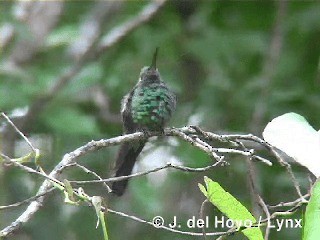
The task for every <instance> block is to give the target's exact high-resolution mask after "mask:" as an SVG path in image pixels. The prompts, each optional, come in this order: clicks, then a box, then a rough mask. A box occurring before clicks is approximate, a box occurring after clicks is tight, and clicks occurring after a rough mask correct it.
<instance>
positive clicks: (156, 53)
mask: <svg viewBox="0 0 320 240" xmlns="http://www.w3.org/2000/svg"><path fill="white" fill-rule="evenodd" d="M158 50H159V48H158V47H157V48H156V51H155V52H154V54H153V58H152V63H151V66H150V68H153V69H157V56H158Z"/></svg>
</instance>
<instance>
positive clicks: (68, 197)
mask: <svg viewBox="0 0 320 240" xmlns="http://www.w3.org/2000/svg"><path fill="white" fill-rule="evenodd" d="M63 183H64V186H65V199H64V202H65V203H72V204H74V203H75V202H76V200H75V197H74V194H73V188H72V186H71V184H70V182H69V181H68V180H67V179H64V181H63Z"/></svg>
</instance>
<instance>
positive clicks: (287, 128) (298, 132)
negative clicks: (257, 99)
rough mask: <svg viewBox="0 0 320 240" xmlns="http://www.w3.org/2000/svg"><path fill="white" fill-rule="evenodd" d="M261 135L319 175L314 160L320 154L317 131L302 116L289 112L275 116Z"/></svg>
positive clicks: (319, 171) (319, 140)
mask: <svg viewBox="0 0 320 240" xmlns="http://www.w3.org/2000/svg"><path fill="white" fill-rule="evenodd" d="M262 135H263V138H264V139H265V140H266V141H267V142H268V143H270V144H271V145H273V146H275V147H277V148H278V149H280V150H281V151H283V152H285V153H286V154H287V155H288V156H290V157H292V158H294V159H295V160H296V161H297V162H299V163H300V164H301V165H303V166H305V167H307V168H308V169H309V170H310V171H311V172H312V173H313V174H314V175H315V176H317V177H319V176H320V164H319V163H318V162H317V161H315V160H316V159H317V158H318V156H320V137H319V133H318V132H317V131H316V130H315V129H314V128H313V127H312V126H310V125H309V123H308V122H307V120H306V119H305V118H304V117H303V116H301V115H299V114H296V113H293V112H291V113H286V114H283V115H281V116H279V117H276V118H274V119H273V120H272V121H271V122H269V123H268V124H267V126H266V127H265V129H264V131H263V133H262Z"/></svg>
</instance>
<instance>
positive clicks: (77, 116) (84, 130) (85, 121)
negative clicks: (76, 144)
mask: <svg viewBox="0 0 320 240" xmlns="http://www.w3.org/2000/svg"><path fill="white" fill-rule="evenodd" d="M44 118H45V121H46V123H47V124H48V125H49V126H50V128H52V129H54V130H55V131H57V132H60V133H64V134H76V135H93V134H95V133H97V132H98V129H97V126H96V122H95V120H94V118H93V117H91V116H88V115H85V114H83V113H81V112H80V111H78V110H77V109H75V108H72V107H68V106H60V107H57V108H55V109H52V110H51V111H50V112H49V113H47V114H45V116H44Z"/></svg>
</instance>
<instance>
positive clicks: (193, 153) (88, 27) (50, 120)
mask: <svg viewBox="0 0 320 240" xmlns="http://www.w3.org/2000/svg"><path fill="white" fill-rule="evenodd" d="M160 6H161V7H160ZM150 11H153V13H150ZM0 12H1V14H0V56H1V58H0V110H1V111H4V112H6V113H7V114H8V115H9V116H10V117H11V119H12V120H13V121H14V122H15V123H16V124H17V126H18V127H19V128H20V129H21V130H22V132H24V133H25V134H26V135H27V136H28V137H29V139H30V140H31V141H32V142H34V144H35V145H36V146H38V147H39V148H40V149H41V153H42V155H41V159H40V164H41V166H42V167H43V168H44V170H45V171H46V172H50V171H51V170H52V168H53V167H54V166H55V165H56V164H57V163H58V162H59V161H60V160H61V158H62V156H63V155H64V154H65V153H67V152H70V151H72V150H74V149H75V148H77V147H79V146H81V145H83V144H85V143H87V142H88V141H90V140H92V139H95V140H98V139H101V138H110V137H114V136H118V135H121V134H122V124H121V118H120V114H119V112H120V102H121V99H122V97H123V96H124V95H125V94H126V93H127V92H128V91H129V90H130V89H131V88H132V87H133V86H134V85H135V83H136V81H137V80H138V75H139V72H140V69H141V67H143V66H145V65H149V64H150V62H151V57H152V54H153V52H154V50H155V48H156V47H159V48H160V52H159V56H158V67H159V70H160V73H161V75H162V77H163V79H164V80H165V81H166V83H167V84H168V85H169V86H170V88H171V89H172V90H173V91H174V92H176V94H177V97H178V104H177V110H176V112H175V113H174V115H173V118H172V121H171V122H170V124H169V126H175V127H183V126H186V125H190V124H192V125H197V126H199V127H201V128H202V129H204V130H206V131H211V132H215V133H253V134H255V135H257V136H261V133H262V131H263V128H264V126H265V125H266V124H267V123H268V121H269V120H271V119H272V118H274V117H276V116H278V115H280V114H283V113H286V112H291V111H294V112H297V113H299V114H301V115H303V116H305V117H306V118H307V119H308V120H309V122H310V123H311V124H312V125H313V126H314V127H315V128H316V129H318V128H319V120H320V111H319V109H320V95H319V83H320V82H319V81H320V72H319V67H320V65H319V53H320V41H319V40H320V14H319V13H320V3H318V2H289V1H281V2H271V1H259V2H244V1H239V2H225V1H191V0H190V1H159V2H158V4H154V3H152V2H149V1H143V2H135V1H130V2H125V1H123V2H122V1H107V2H94V1H92V2H91V1H90V2H86V1H81V2H74V1H68V2H62V1H57V2H54V1H52V2H1V3H0ZM148 14H149V15H148ZM145 16H147V17H145ZM144 17H145V18H144ZM130 23H131V24H132V25H130ZM119 27H120V28H119ZM121 27H122V28H121ZM119 34H120V35H119ZM0 121H1V122H2V123H3V122H4V121H3V119H1V120H0ZM0 134H1V135H0V149H1V151H2V152H3V153H5V154H6V155H8V156H11V157H19V156H21V155H23V154H26V153H27V152H28V151H30V149H28V148H27V146H26V144H25V143H24V141H22V140H21V139H20V138H18V137H17V136H16V135H15V134H14V131H12V129H8V128H1V133H0ZM117 150H118V148H117V147H109V148H106V149H102V150H100V151H98V152H94V153H91V154H88V155H86V157H83V158H81V159H80V160H79V161H80V163H81V164H83V165H85V166H86V167H88V168H89V169H91V170H93V171H95V172H96V173H97V174H99V175H100V176H102V177H104V178H107V177H110V176H111V173H112V167H113V162H114V159H115V156H116V154H117ZM259 153H260V154H261V155H262V156H264V157H266V158H268V157H270V160H272V161H273V163H274V165H273V166H272V167H268V166H266V165H263V164H261V163H255V164H254V166H253V167H254V173H255V174H254V179H255V183H256V186H257V189H258V191H259V193H260V195H261V196H262V197H263V199H264V200H265V202H266V203H267V204H270V205H274V204H277V203H279V202H288V201H293V200H295V199H297V198H298V195H297V194H296V192H295V189H294V187H293V184H292V182H291V180H290V177H289V176H288V174H287V173H286V171H285V169H284V168H283V167H281V166H280V165H279V164H278V163H277V162H276V161H275V160H274V159H273V158H272V157H271V156H269V155H268V154H267V153H266V152H264V151H263V150H261V152H259ZM140 160H141V161H139V163H138V164H137V166H136V168H135V171H137V172H138V171H144V170H147V169H150V168H154V167H156V166H163V164H164V163H166V162H169V161H171V162H174V163H176V164H183V165H185V166H190V167H204V166H207V165H210V164H211V162H212V160H211V159H210V158H209V157H208V156H207V155H206V154H205V153H203V152H201V151H199V150H198V149H195V148H194V147H192V146H191V145H189V144H187V143H184V142H181V140H179V139H175V138H161V139H158V140H157V141H152V143H150V144H149V145H148V146H147V148H146V149H145V151H144V152H143V154H141V156H140ZM225 160H226V161H228V162H229V163H230V165H229V166H224V167H219V168H214V169H211V170H210V171H209V172H206V173H183V172H179V171H175V170H168V171H162V172H158V173H153V174H150V175H148V176H144V177H140V178H135V179H132V180H131V181H130V184H129V188H128V190H127V193H126V194H125V195H124V196H123V197H121V198H117V197H114V196H113V197H110V196H109V195H108V194H107V191H106V189H105V188H103V186H102V185H98V184H96V185H93V184H92V185H86V186H85V188H86V191H87V192H88V193H89V194H91V195H100V196H103V197H105V198H106V199H107V201H108V206H110V208H112V209H114V210H118V211H121V212H124V213H128V214H130V215H135V216H139V217H141V218H143V219H146V220H151V219H152V218H153V217H154V216H156V215H161V216H163V217H164V218H165V219H169V220H171V219H172V218H173V216H174V215H176V216H178V218H181V219H182V220H181V221H183V219H188V218H190V217H192V216H198V215H199V210H200V206H201V203H202V202H203V200H204V199H205V198H204V196H203V195H202V194H201V192H200V191H199V189H198V183H199V182H203V176H204V175H207V176H209V177H210V178H212V179H213V180H215V181H218V182H219V183H220V184H221V185H222V186H223V187H224V188H225V189H226V190H227V191H229V192H230V193H231V194H232V195H234V196H235V197H237V198H238V199H239V200H240V201H241V202H242V203H243V204H244V205H245V206H247V207H248V208H249V209H251V210H252V211H253V212H255V213H256V214H259V211H261V210H259V207H258V206H257V203H256V202H254V200H253V199H252V197H251V193H250V192H251V190H250V187H249V184H248V178H247V175H248V174H247V172H248V170H247V169H248V164H247V163H246V161H245V158H241V157H232V156H231V155H230V156H227V157H226V159H225ZM29 166H32V167H34V164H32V163H30V164H29ZM293 170H294V173H295V176H296V177H297V179H298V181H299V183H300V184H301V189H302V192H303V194H305V193H307V191H308V189H309V181H308V173H307V170H305V169H304V168H302V167H300V166H297V165H294V163H293ZM63 178H68V179H69V180H79V179H89V176H87V175H86V174H85V173H83V172H81V171H76V170H69V171H65V172H64V175H63ZM42 181H43V179H42V178H40V177H38V176H33V175H30V174H27V173H25V172H24V171H22V170H21V169H18V168H15V167H12V166H5V165H2V166H1V168H0V183H1V188H0V205H6V204H9V203H14V202H17V201H21V200H23V199H26V198H28V197H30V196H33V195H34V194H35V193H36V191H37V189H38V187H39V186H40V184H41V182H42ZM24 208H25V206H21V207H19V208H14V209H10V210H3V211H0V227H1V229H2V228H3V227H5V226H7V225H8V224H9V223H10V222H11V221H13V220H14V219H15V218H16V217H18V216H19V214H21V212H22V211H23V210H24ZM206 212H207V214H208V215H209V216H215V215H217V214H218V215H219V212H218V210H216V209H215V208H214V207H210V206H208V207H207V208H206ZM294 217H297V218H300V217H301V211H299V212H298V213H296V215H294ZM106 218H107V222H108V230H109V235H110V238H111V239H167V238H168V237H170V238H171V239H182V238H183V239H194V237H187V236H181V235H179V234H175V233H170V232H166V231H164V230H157V229H155V228H153V227H151V226H148V225H146V224H142V223H138V222H135V221H133V220H130V219H127V218H125V217H120V216H117V215H111V214H108V215H107V217H106ZM169 220H168V221H169ZM95 225H96V215H95V212H94V210H93V209H92V208H90V207H75V206H69V205H66V204H64V203H63V195H62V194H61V193H59V192H54V194H51V195H50V197H49V198H48V199H47V201H46V203H45V205H44V207H43V208H42V209H41V210H40V211H39V212H38V213H37V214H36V215H35V217H34V218H32V219H31V221H30V222H28V223H26V224H25V225H24V226H23V227H22V228H21V230H20V231H18V232H17V233H16V235H14V236H13V237H12V239H47V240H51V239H52V240H54V239H101V238H102V232H101V230H100V229H95ZM181 230H192V231H196V230H197V231H201V230H199V229H186V228H184V229H181ZM209 230H210V231H216V230H217V231H218V230H221V229H209ZM300 234H301V230H300V229H290V230H286V229H285V230H282V231H281V232H276V231H272V232H271V236H270V239H294V238H297V236H300ZM240 238H241V236H240V234H236V235H235V236H231V237H230V239H240Z"/></svg>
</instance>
